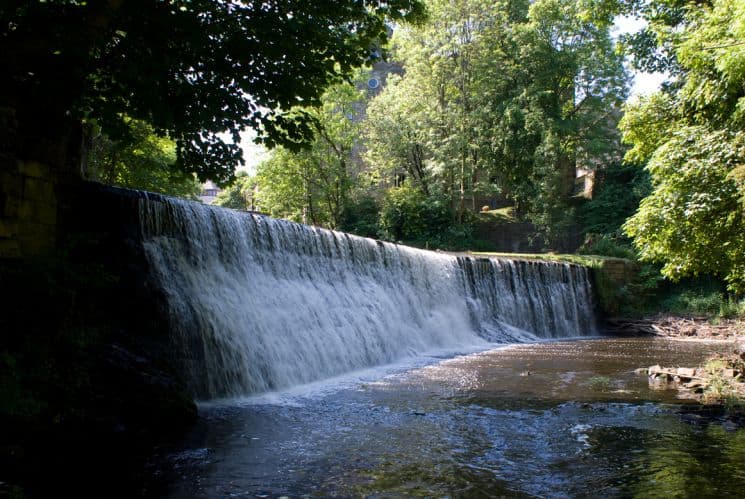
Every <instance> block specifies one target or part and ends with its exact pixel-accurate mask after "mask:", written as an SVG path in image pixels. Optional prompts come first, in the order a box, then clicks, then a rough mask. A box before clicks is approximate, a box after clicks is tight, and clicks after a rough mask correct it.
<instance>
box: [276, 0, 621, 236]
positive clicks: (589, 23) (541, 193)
mask: <svg viewBox="0 0 745 499" xmlns="http://www.w3.org/2000/svg"><path fill="white" fill-rule="evenodd" d="M613 5H614V4H613V3H608V4H607V5H606V4H604V3H603V2H591V1H588V2H575V1H569V0H540V1H537V2H532V3H530V2H528V1H520V0H518V1H502V2H496V3H495V2H486V1H483V0H458V1H440V0H431V1H429V2H427V8H428V15H429V19H428V22H427V23H424V24H422V25H420V26H404V27H400V28H399V29H397V31H396V34H395V35H394V39H393V48H392V54H391V57H392V58H393V59H394V60H396V61H398V62H399V63H401V64H402V66H403V69H404V73H403V76H398V75H390V76H389V77H388V78H387V81H386V85H385V87H384V88H383V90H382V92H380V93H379V94H378V95H376V96H375V97H374V98H373V99H371V100H369V101H367V102H364V103H360V105H362V106H366V112H365V115H364V120H363V121H362V126H361V127H360V128H358V130H357V132H358V133H359V132H361V136H360V139H361V141H360V144H359V148H358V150H359V152H360V158H356V157H354V158H351V161H350V164H349V165H347V176H348V178H349V179H350V181H351V184H350V188H349V190H350V193H352V192H354V191H355V189H359V190H365V191H370V190H372V191H374V192H373V196H374V197H375V198H376V199H378V200H379V202H380V206H381V216H380V227H379V228H380V235H381V237H384V238H390V239H394V240H400V239H403V240H407V239H417V240H424V241H434V240H436V239H442V238H441V237H439V236H440V235H441V234H442V233H443V226H442V224H441V223H440V222H439V220H440V218H441V217H442V216H445V217H446V218H449V222H448V224H446V225H448V227H449V229H452V231H451V232H453V231H454V232H456V233H458V232H463V231H465V232H467V231H468V230H469V229H468V227H469V221H470V219H471V218H472V214H474V213H475V212H477V211H478V210H479V209H480V208H481V207H482V205H483V204H484V203H488V204H490V205H513V206H515V207H516V213H517V214H518V216H520V217H523V218H528V219H529V220H530V221H532V222H533V223H534V224H535V225H536V226H537V227H538V230H539V231H540V232H541V234H542V235H543V236H544V237H545V239H546V241H547V243H548V244H549V245H550V244H551V243H552V241H553V240H555V239H556V238H557V236H558V233H559V232H561V231H562V229H563V228H564V227H565V226H566V225H567V224H569V223H573V222H575V221H576V220H575V218H574V210H573V209H572V206H573V204H574V201H573V196H574V194H575V178H576V173H577V169H578V168H584V169H586V170H595V169H602V168H604V167H605V166H606V165H607V164H609V163H612V162H615V161H617V160H618V158H620V155H621V154H620V141H619V135H618V132H617V130H616V123H617V120H618V118H619V116H620V106H621V103H622V101H623V99H624V98H625V96H626V91H627V88H626V86H627V75H626V73H625V71H624V69H623V65H622V59H621V57H620V56H619V55H617V54H616V52H615V50H614V45H613V42H612V40H611V38H610V35H609V28H610V26H611V24H612V19H613V13H614V12H615V11H614V10H613V9H612V8H610V7H613ZM337 107H338V106H337ZM306 112H308V111H306ZM329 118H330V117H329V116H325V117H323V119H319V122H320V123H321V125H322V126H323V125H325V124H326V123H329V124H331V123H332V121H328V120H329ZM332 129H333V127H332ZM353 149H354V148H353ZM307 157H308V156H307V153H305V152H301V153H297V154H293V153H287V152H281V153H279V154H277V155H275V158H274V159H273V160H272V161H270V162H269V165H273V166H272V167H271V168H269V166H265V167H264V170H265V171H266V170H267V169H271V170H277V171H279V165H282V167H283V168H284V173H283V174H282V175H280V176H279V177H282V178H281V179H280V178H278V176H275V177H274V183H267V190H268V191H270V193H271V194H270V195H272V196H273V195H274V193H275V192H278V191H280V190H284V192H286V193H287V194H286V195H284V196H282V197H281V199H282V200H283V201H285V202H286V200H287V199H289V198H293V197H297V196H300V195H301V191H302V192H306V193H307V192H308V188H307V187H306V188H305V189H301V188H300V187H301V186H299V185H298V182H297V181H295V182H293V181H288V180H287V179H288V177H293V178H295V179H301V177H302V175H301V170H302V171H305V172H308V171H311V167H310V166H306V167H304V169H303V168H299V166H300V165H299V164H300V163H302V162H303V161H306V160H307ZM303 158H306V159H303ZM293 162H295V163H296V165H295V168H294V170H293V169H292V163H293ZM317 163H318V162H317V161H316V164H317ZM323 169H324V170H326V169H328V168H327V167H325V168H323ZM336 171H339V170H336ZM291 172H294V173H291ZM360 173H361V175H360ZM310 176H311V177H313V176H315V177H319V175H318V173H315V174H312V175H310ZM304 182H305V183H306V184H308V180H305V181H304ZM287 183H290V184H292V187H293V188H294V189H295V191H293V193H290V191H289V190H288V189H285V188H284V187H282V188H280V187H278V185H285V184H287ZM275 184H276V185H275ZM371 186H372V189H371ZM288 187H289V186H288ZM263 189H264V186H262V190H263ZM416 192H418V193H419V194H416ZM270 204H272V205H273V206H278V203H276V202H274V201H272V202H271V203H270ZM305 206H306V208H305V209H306V210H308V209H309V208H310V207H311V203H310V202H308V201H306V202H305ZM414 207H420V208H421V209H420V208H416V209H415V208H414ZM492 207H494V206H492ZM290 208H291V207H289V206H286V207H284V208H283V209H277V210H272V213H275V214H277V215H282V216H288V217H291V218H294V219H299V217H300V214H299V212H298V210H297V208H293V209H290ZM425 208H426V209H425ZM293 210H294V211H293ZM427 210H429V211H431V210H435V211H437V212H438V214H437V216H435V215H433V214H431V213H430V214H429V215H426V216H425V215H424V214H423V213H424V211H427ZM438 210H439V211H438ZM316 211H317V210H316ZM403 213H408V215H406V217H408V218H410V220H407V221H406V222H403V221H402V217H403V215H402V214H403ZM311 218H312V217H306V219H308V220H310V219H311ZM322 218H323V217H315V219H316V221H318V220H320V221H321V223H326V222H324V221H323V219H322ZM433 219H437V220H438V222H436V223H430V221H431V220H433ZM417 224H419V225H417ZM333 226H338V225H333ZM415 226H416V227H415Z"/></svg>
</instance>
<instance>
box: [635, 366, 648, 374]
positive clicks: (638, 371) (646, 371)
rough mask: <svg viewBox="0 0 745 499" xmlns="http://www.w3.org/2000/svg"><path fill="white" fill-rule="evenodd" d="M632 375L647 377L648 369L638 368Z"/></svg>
mask: <svg viewBox="0 0 745 499" xmlns="http://www.w3.org/2000/svg"><path fill="white" fill-rule="evenodd" d="M634 374H638V375H647V374H649V369H647V368H646V367H640V368H639V369H634Z"/></svg>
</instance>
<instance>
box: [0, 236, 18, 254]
mask: <svg viewBox="0 0 745 499" xmlns="http://www.w3.org/2000/svg"><path fill="white" fill-rule="evenodd" d="M19 256H21V250H20V247H19V246H18V241H16V240H15V239H5V238H0V258H17V257H19Z"/></svg>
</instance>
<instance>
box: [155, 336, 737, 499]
mask: <svg viewBox="0 0 745 499" xmlns="http://www.w3.org/2000/svg"><path fill="white" fill-rule="evenodd" d="M729 349H730V345H728V344H725V343H708V344H707V343H692V342H684V341H672V340H663V339H649V338H631V339H596V340H578V341H561V342H551V343H541V344H522V345H516V346H509V347H502V348H497V349H495V350H490V351H487V352H481V353H475V354H468V355H461V356H457V357H454V358H450V359H432V358H430V359H427V360H424V361H421V362H420V364H419V365H414V366H413V367H412V366H409V367H408V368H401V367H399V368H395V369H393V372H390V371H388V372H387V373H386V372H384V371H379V372H376V373H373V374H370V373H368V374H363V375H361V376H360V377H359V378H357V379H354V380H352V381H350V380H346V381H344V380H342V381H335V382H331V383H329V384H326V385H322V386H321V387H320V388H319V387H318V386H316V387H314V388H308V389H307V390H305V392H304V391H303V390H296V391H294V392H290V393H285V394H276V395H270V396H263V397H256V398H253V399H244V400H233V401H227V402H224V403H219V404H209V405H202V406H201V407H200V412H201V418H200V419H201V421H200V423H199V424H198V426H197V427H196V428H195V429H194V431H193V432H192V433H191V434H190V435H189V436H188V437H187V439H186V440H185V441H184V442H183V443H182V444H181V446H180V447H179V448H177V449H172V450H169V451H168V452H164V453H163V455H161V456H159V458H158V459H156V462H155V463H154V464H153V471H154V473H155V474H156V475H158V476H159V482H160V485H159V486H158V487H157V489H158V492H157V495H158V496H161V497H171V498H222V497H226V498H227V497H281V496H287V497H405V496H425V497H444V496H447V497H495V496H496V497H500V496H506V497H598V496H606V497H634V496H638V497H655V496H659V497H662V496H665V497H711V496H719V497H742V494H743V490H745V429H742V426H741V425H739V424H738V422H737V421H732V420H730V419H728V418H727V417H726V416H725V415H723V414H721V413H718V412H717V411H716V410H712V409H707V408H702V407H701V406H698V405H697V404H694V403H691V402H689V401H685V400H679V399H677V398H676V393H675V392H673V391H665V390H662V391H660V390H653V389H651V388H650V387H649V386H648V381H647V377H646V376H645V375H639V374H635V373H634V369H636V368H639V367H648V366H649V365H652V364H657V363H659V364H661V365H664V366H693V365H696V364H699V363H700V362H701V361H702V360H704V359H705V358H706V357H707V356H708V355H710V354H712V353H715V352H724V351H728V350H729ZM422 364H426V365H422Z"/></svg>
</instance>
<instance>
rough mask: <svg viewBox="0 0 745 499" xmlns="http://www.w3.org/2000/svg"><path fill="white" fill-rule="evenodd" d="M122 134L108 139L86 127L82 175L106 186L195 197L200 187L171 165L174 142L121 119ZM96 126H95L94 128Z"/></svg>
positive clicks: (145, 126) (136, 121)
mask: <svg viewBox="0 0 745 499" xmlns="http://www.w3.org/2000/svg"><path fill="white" fill-rule="evenodd" d="M124 122H125V124H126V126H127V130H126V134H125V135H124V136H123V137H122V138H121V139H119V140H112V139H110V138H109V137H107V136H106V134H104V133H103V132H101V130H100V129H98V130H96V129H95V128H94V127H90V128H89V133H90V134H91V135H92V136H91V138H90V141H89V143H90V147H89V148H88V150H87V158H86V161H85V164H86V172H85V176H86V178H87V179H89V180H95V181H99V182H103V183H106V184H110V185H117V186H121V187H129V188H133V189H142V190H146V191H150V192H159V193H161V194H168V195H171V196H178V197H183V198H189V199H196V196H197V195H198V194H199V192H200V191H201V186H200V185H199V183H198V182H197V180H196V178H195V177H194V175H193V174H191V173H186V172H184V171H182V170H179V169H177V168H174V165H175V164H176V143H175V142H174V141H173V140H171V139H169V138H168V137H159V136H158V135H156V134H155V131H154V130H153V128H152V127H151V126H150V125H148V124H147V123H145V122H144V121H138V120H132V119H125V120H124ZM96 128H97V127H96Z"/></svg>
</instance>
